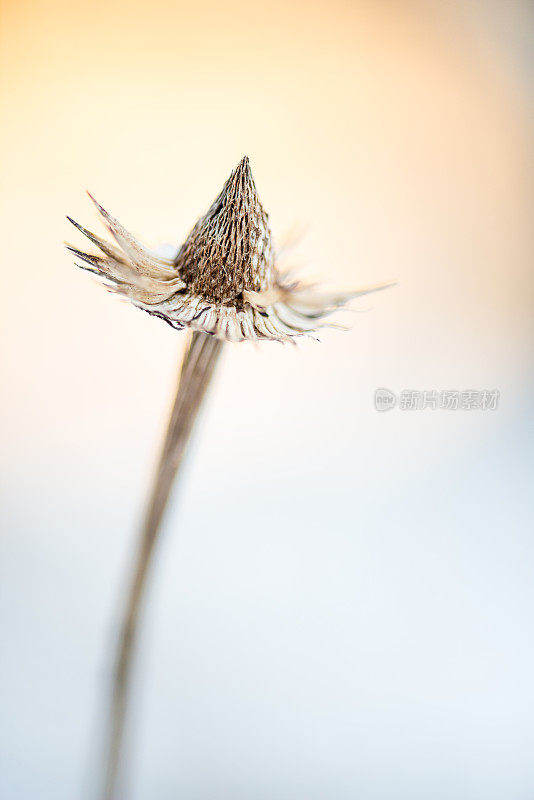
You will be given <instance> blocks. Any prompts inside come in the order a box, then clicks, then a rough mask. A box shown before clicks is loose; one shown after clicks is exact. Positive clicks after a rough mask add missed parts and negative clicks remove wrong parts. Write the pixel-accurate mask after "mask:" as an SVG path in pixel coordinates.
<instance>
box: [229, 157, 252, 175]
mask: <svg viewBox="0 0 534 800" xmlns="http://www.w3.org/2000/svg"><path fill="white" fill-rule="evenodd" d="M233 174H234V176H236V177H237V178H241V179H243V180H245V181H252V170H251V168H250V159H249V157H248V156H243V158H242V159H241V161H240V162H239V164H238V165H237V167H236V168H235V169H234V171H233Z"/></svg>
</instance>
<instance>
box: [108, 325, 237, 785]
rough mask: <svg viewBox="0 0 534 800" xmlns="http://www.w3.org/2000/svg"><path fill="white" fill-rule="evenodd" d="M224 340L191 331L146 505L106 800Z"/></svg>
mask: <svg viewBox="0 0 534 800" xmlns="http://www.w3.org/2000/svg"><path fill="white" fill-rule="evenodd" d="M221 347H222V342H220V341H219V340H218V339H215V337H213V336H208V335H206V334H205V333H198V332H194V333H192V335H191V337H190V340H189V344H188V347H187V350H186V353H185V356H184V358H183V361H182V367H181V371H180V378H179V380H178V387H177V390H176V397H175V400H174V405H173V408H172V411H171V416H170V419H169V424H168V427H167V432H166V434H165V438H164V440H163V447H162V451H161V455H160V458H159V462H158V466H157V469H156V473H155V477H154V482H153V485H152V490H151V492H150V496H149V501H148V504H147V507H146V511H145V516H144V521H143V526H142V528H141V536H140V539H139V545H138V550H137V555H136V558H135V562H134V569H133V573H132V578H131V583H130V587H129V591H128V594H127V597H126V605H125V608H124V612H123V618H122V625H121V629H120V634H119V639H118V642H117V653H116V666H115V672H114V677H113V685H112V692H111V696H110V700H109V711H108V713H109V719H108V722H107V731H106V751H105V755H104V759H105V761H104V765H103V768H104V772H103V789H102V794H101V797H102V800H117V798H118V797H119V778H120V767H121V762H122V759H123V749H124V733H125V728H126V722H127V714H128V706H129V701H130V693H131V683H132V668H133V663H134V656H135V649H136V642H137V639H138V635H139V624H140V619H141V615H142V609H143V601H144V598H145V589H146V582H147V576H148V572H149V568H150V564H151V561H152V556H153V554H154V549H155V544H156V542H157V539H158V532H159V529H160V524H161V520H162V518H163V514H164V511H165V507H166V505H167V500H168V498H169V494H170V491H171V488H172V485H173V483H174V479H175V477H176V473H177V472H178V470H179V468H180V465H181V464H182V461H183V457H184V453H185V451H186V448H187V443H188V441H189V438H190V436H191V432H192V430H193V425H194V422H195V419H196V417H197V414H198V411H199V408H200V406H201V403H202V399H203V397H204V394H205V392H206V389H207V387H208V385H209V382H210V378H211V376H212V374H213V369H214V366H215V363H216V361H217V357H218V355H219V353H220V351H221Z"/></svg>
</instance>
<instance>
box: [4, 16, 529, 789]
mask: <svg viewBox="0 0 534 800" xmlns="http://www.w3.org/2000/svg"><path fill="white" fill-rule="evenodd" d="M532 22H533V20H532V6H531V4H529V3H528V2H526V0H525V2H520V0H511V1H510V2H508V1H507V0H501V1H500V2H499V0H486V1H485V2H482V0H480V1H479V0H468V2H461V1H460V0H457V1H454V0H448V1H446V0H442V1H437V0H436V1H426V2H425V1H424V0H405V1H404V2H400V1H398V2H386V1H385V0H383V1H382V0H379V1H378V2H371V0H367V1H365V0H358V2H348V1H345V2H343V1H342V0H336V1H335V2H332V1H331V2H319V1H318V0H314V1H313V2H289V3H288V2H267V3H261V4H259V3H258V4H255V3H248V2H244V0H236V1H235V2H229V3H214V2H212V0H208V1H207V2H203V3H196V4H195V3H181V2H177V3H172V2H168V3H165V2H161V1H160V0H155V2H146V3H143V4H133V3H127V2H121V1H120V0H119V1H118V2H117V1H115V2H106V3H104V2H95V3H91V4H86V3H81V2H70V3H66V2H59V1H58V2H35V3H34V2H32V3H30V2H21V1H20V0H17V2H7V3H6V2H5V3H4V7H3V10H2V29H1V37H2V48H1V105H2V130H1V132H0V142H1V152H2V184H1V202H2V207H1V217H0V219H1V227H2V231H1V243H2V264H1V266H0V269H1V282H2V288H3V292H2V297H3V306H2V312H1V315H0V326H1V328H2V345H1V346H2V374H3V381H2V384H3V387H2V398H1V403H2V406H1V410H2V438H3V473H4V478H3V488H4V492H5V494H4V502H3V522H4V524H3V528H4V536H3V540H2V543H3V548H4V551H5V556H4V565H5V566H4V569H5V585H6V597H7V602H6V606H5V612H4V616H3V620H4V631H5V633H4V640H5V641H6V642H7V644H8V648H7V649H8V652H9V657H8V658H7V660H6V661H5V666H4V669H3V672H2V675H3V677H2V681H1V682H2V685H3V686H4V688H6V687H7V692H6V695H7V700H8V701H7V704H6V707H7V711H8V713H9V717H10V719H11V720H12V722H10V725H9V728H8V731H7V732H6V734H5V735H4V737H3V739H2V747H3V749H4V753H5V754H6V755H7V762H8V764H9V766H8V768H7V770H6V769H5V770H3V774H4V777H3V778H1V779H0V782H1V781H2V780H3V781H4V789H5V791H4V792H3V794H4V795H5V796H6V797H13V798H14V797H17V798H26V797H27V798H30V797H31V798H33V797H36V796H39V797H40V798H41V800H42V799H43V798H47V797H50V798H52V797H54V798H63V797H64V798H65V800H67V798H68V800H72V798H73V797H78V796H79V792H80V786H81V785H82V784H83V782H84V779H83V775H84V769H86V767H87V763H88V761H87V752H88V750H89V744H88V743H89V742H90V741H92V739H93V733H92V728H93V722H94V718H95V715H96V711H95V708H97V707H98V698H99V697H100V696H101V692H100V690H101V681H102V679H103V678H102V676H103V675H105V674H106V673H105V670H106V668H107V661H106V657H105V653H106V646H107V643H108V641H109V640H110V628H111V626H112V621H113V619H114V616H113V612H112V608H113V603H114V601H115V600H116V597H117V591H118V586H119V584H120V580H121V576H123V574H124V562H125V558H126V557H127V554H128V553H129V552H130V551H131V548H132V544H133V535H134V519H135V515H136V513H137V511H138V510H139V506H140V502H141V496H142V492H143V487H144V485H145V481H146V476H147V473H148V471H149V467H150V464H151V463H152V460H153V458H154V453H155V443H156V440H157V436H158V434H159V432H160V431H161V428H162V414H163V413H164V410H165V408H166V407H167V404H168V402H169V392H170V390H171V386H172V385H173V383H174V377H175V372H176V362H177V359H178V356H179V352H180V350H181V347H182V342H183V337H181V336H180V335H179V334H177V333H175V332H173V331H172V330H171V329H170V328H168V327H167V326H165V325H163V324H162V323H159V322H158V321H157V320H154V319H151V318H149V317H148V316H146V315H144V314H141V313H139V312H136V311H135V310H134V309H131V308H129V307H128V306H127V305H125V304H123V303H121V302H119V301H118V300H117V299H115V298H113V297H111V296H110V295H108V294H107V293H106V292H105V291H103V290H102V289H101V288H100V287H98V286H96V285H95V284H94V283H93V282H92V280H91V279H90V277H89V276H88V275H87V274H85V273H82V272H80V271H77V270H75V269H74V267H72V265H71V258H70V257H69V255H68V253H66V252H65V251H64V250H63V249H62V240H63V239H69V240H70V241H72V242H79V241H80V239H79V237H78V235H77V234H76V232H75V231H74V230H72V229H71V228H70V226H69V225H68V223H67V222H66V221H64V215H65V214H67V213H68V214H70V215H71V216H73V217H74V218H75V219H77V220H79V221H80V222H81V223H82V224H84V225H86V226H87V227H90V228H91V227H93V229H97V226H98V223H97V222H96V221H95V214H94V211H93V209H92V207H91V205H90V203H89V201H88V200H87V198H86V197H85V195H84V189H86V188H87V189H90V190H91V191H92V192H93V193H94V194H95V196H96V197H97V199H99V200H100V202H102V203H103V204H104V205H105V206H106V207H107V208H108V209H109V210H110V211H111V213H113V214H114V215H115V216H117V217H118V219H119V220H120V221H121V222H122V223H123V224H125V225H126V226H127V227H129V228H130V229H131V230H132V231H133V232H134V233H135V234H136V235H138V237H139V238H141V239H143V240H144V241H146V242H147V243H148V244H157V243H159V242H161V241H170V242H179V241H180V240H181V239H182V238H183V237H184V236H185V234H186V233H187V232H188V230H189V228H190V227H191V226H192V224H193V223H194V221H195V220H196V218H197V217H198V216H199V215H200V213H202V212H203V211H204V210H205V209H206V208H207V206H208V205H209V203H210V202H211V200H212V199H213V197H214V196H215V194H216V193H217V192H218V190H219V189H220V187H221V185H222V183H223V181H224V179H225V178H226V176H227V174H228V173H229V172H230V170H231V169H232V167H233V166H234V165H235V164H236V163H237V161H238V160H239V159H240V158H241V157H242V155H244V154H245V153H247V154H248V155H249V156H250V158H251V162H252V167H253V172H254V175H255V178H256V183H257V186H258V190H259V192H260V196H261V197H262V200H263V202H264V205H265V206H266V208H267V210H268V211H269V213H270V216H271V223H272V227H273V231H274V234H275V237H278V238H282V235H283V234H284V233H285V232H286V231H287V230H288V229H290V228H291V227H292V226H293V225H294V224H295V223H297V224H300V225H302V226H303V227H304V229H305V234H304V237H303V239H302V242H301V244H300V245H299V247H298V250H297V251H296V253H295V260H296V261H297V262H298V263H301V264H302V265H303V271H304V270H305V271H306V272H307V274H309V275H311V276H312V277H320V278H323V279H324V280H326V281H327V282H328V283H329V284H331V285H334V286H342V287H351V286H354V285H356V286H358V285H361V284H367V283H375V282H377V281H381V280H388V279H396V280H398V281H399V285H398V286H397V287H396V288H395V289H390V290H388V292H386V293H383V294H380V295H377V296H376V297H372V299H371V300H369V301H367V300H363V301H361V302H360V305H359V308H361V309H371V310H370V311H369V313H362V314H355V315H353V316H351V317H349V319H350V321H351V323H352V324H353V327H352V330H351V331H350V332H349V333H345V334H337V333H334V332H332V333H329V334H328V335H327V336H325V343H324V344H322V345H317V346H315V345H313V344H311V345H304V346H303V347H302V348H299V349H298V350H293V349H289V348H282V347H278V346H276V345H273V346H269V345H266V346H264V347H262V348H260V349H259V350H256V349H254V348H252V347H249V346H247V345H245V346H242V347H239V346H237V347H235V348H228V352H227V354H226V357H225V363H224V364H223V368H222V369H221V370H220V371H219V375H218V379H217V382H216V385H215V386H214V389H213V392H212V394H211V397H210V401H209V404H208V408H207V410H206V414H205V415H204V425H203V428H202V431H199V434H198V436H197V440H196V445H195V447H194V453H193V458H192V459H191V462H190V468H189V471H188V474H187V476H186V482H185V484H184V487H183V491H182V494H181V495H180V497H181V498H182V500H183V504H182V507H181V508H180V510H179V511H178V508H176V509H175V510H171V513H170V514H169V517H168V521H167V522H168V525H167V539H166V544H165V548H164V553H165V557H163V556H162V558H161V560H160V563H159V564H158V569H159V573H158V580H157V581H155V583H154V591H153V595H152V598H153V600H152V602H153V604H154V605H153V614H152V615H151V616H150V620H151V622H152V625H153V626H154V627H153V634H152V638H151V642H150V653H151V655H150V656H149V661H148V662H147V664H146V665H145V672H146V674H147V676H146V686H147V689H146V691H145V693H144V695H143V698H144V706H143V708H144V711H140V712H139V713H140V719H141V721H142V725H141V726H140V727H141V729H142V731H143V732H142V734H141V733H140V734H139V738H140V739H141V741H142V746H140V751H141V753H142V755H141V756H140V759H141V760H140V761H138V762H137V763H136V764H135V769H136V775H137V776H138V778H137V779H136V780H137V790H136V791H137V794H135V797H138V798H142V797H143V798H144V797H146V798H151V800H158V799H159V798H167V797H169V798H170V797H173V798H174V797H176V796H181V795H183V794H184V792H185V794H188V796H189V797H190V798H199V800H200V798H202V800H207V798H215V797H217V798H218V799H219V798H221V799H222V798H226V797H228V798H230V797H232V799H233V798H237V797H241V796H243V797H245V796H246V797H247V800H251V798H258V800H260V798H264V797H265V798H266V797H267V796H269V797H275V796H276V797H277V798H286V797H287V798H291V800H295V798H297V797H298V798H300V797H302V798H304V797H306V800H310V799H311V798H315V797H316V798H317V800H326V798H334V797H335V798H336V800H345V798H347V800H348V798H353V797H355V796H358V797H359V798H362V800H381V799H382V798H386V799H387V800H391V798H392V797H395V798H396V799H397V800H402V799H403V798H404V797H406V798H407V799H408V798H409V800H414V799H415V798H419V797H430V796H432V797H438V793H437V790H436V786H439V787H440V791H442V794H440V795H439V797H442V798H444V800H449V798H450V800H452V798H454V800H463V798H465V800H473V798H474V797H484V798H485V800H492V799H493V798H495V800H502V797H504V796H506V797H508V798H511V800H512V799H513V798H517V799H518V800H519V798H521V799H523V798H524V797H526V796H528V792H529V791H533V789H532V787H533V786H534V772H533V770H532V765H531V763H530V759H529V758H527V754H528V752H529V751H531V749H532V745H533V744H534V732H533V728H532V718H533V714H532V711H534V703H533V697H532V690H531V674H532V669H533V667H534V663H533V662H534V654H533V648H532V644H531V641H530V640H531V633H530V627H531V612H532V592H531V588H530V587H531V584H532V580H531V575H532V572H531V568H532V566H533V563H532V562H533V556H534V554H533V550H532V545H531V542H530V528H531V523H532V517H533V513H532V512H533V509H532V498H531V493H532V491H531V486H532V477H533V476H532V458H531V446H532V436H531V433H529V430H530V431H531V427H529V426H531V424H532V414H531V406H532V396H531V392H532V379H531V367H532V321H533V315H532V289H533V282H534V281H533V274H532V255H533V253H532V250H533V248H532V237H531V231H530V230H529V228H531V211H532V206H531V187H532V177H533V176H532V152H531V147H530V141H531V135H532V131H531V126H530V124H529V119H531V112H532V105H531V98H532V93H531V90H532V82H531V72H530V70H531V66H532V65H531V59H530V45H531V41H532V33H531V32H532ZM377 386H386V387H389V388H391V389H393V390H395V391H399V390H401V389H405V388H408V389H421V390H423V389H473V388H474V389H484V388H489V389H493V388H498V389H500V391H501V406H500V409H499V410H498V411H497V412H487V413H480V412H470V413H467V412H460V411H458V412H456V413H449V414H447V413H445V412H440V411H435V412H427V413H422V412H421V413H415V414H412V415H410V414H409V413H408V412H400V411H394V412H391V413H389V414H387V415H379V414H377V413H376V412H375V411H374V409H373V404H372V397H373V392H374V389H375V388H376V387H377ZM529 392H530V394H529ZM175 512H176V513H175ZM527 565H530V571H529V569H527ZM529 574H530V578H528V575H529ZM149 638H150V636H149ZM184 653H185V655H184ZM529 687H530V688H529ZM529 709H530V710H529ZM458 731H462V733H459V732H458ZM528 743H530V745H529V746H527V745H528ZM421 763H424V765H425V766H424V769H423V768H420V767H421ZM87 769H89V768H87ZM89 772H90V770H89ZM388 781H391V783H388ZM1 786H2V784H1V783H0V787H1ZM466 786H467V787H470V789H469V790H466V789H465V787H466ZM313 787H315V788H313ZM317 787H319V788H317ZM392 787H394V788H392ZM443 787H445V788H443ZM312 788H313V791H312ZM463 791H466V792H467V793H465V794H462V792H463ZM314 792H315V794H314ZM184 796H185V795H184Z"/></svg>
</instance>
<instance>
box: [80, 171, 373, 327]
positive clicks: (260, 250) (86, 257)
mask: <svg viewBox="0 0 534 800" xmlns="http://www.w3.org/2000/svg"><path fill="white" fill-rule="evenodd" d="M89 196H90V197H91V195H89ZM91 199H92V200H93V202H94V203H95V205H96V207H97V209H98V211H99V212H100V214H101V216H102V217H103V219H104V221H105V223H106V226H107V228H108V231H109V232H110V234H111V235H112V236H113V238H114V239H115V242H116V244H111V243H109V242H106V241H105V240H103V239H100V237H98V236H96V235H95V234H93V233H91V232H90V231H88V230H86V229H85V228H83V227H82V226H81V225H79V224H78V223H76V222H74V220H72V219H70V217H68V219H69V221H70V222H72V224H73V225H74V226H75V227H76V228H77V229H78V230H79V231H80V232H81V233H83V234H84V236H86V237H87V238H88V239H89V240H90V241H91V243H92V244H93V245H95V246H96V248H98V250H99V251H100V253H98V254H90V253H85V252H82V251H80V250H77V249H76V248H73V247H70V246H69V245H68V249H69V250H70V251H71V252H73V253H74V255H76V256H77V257H78V258H80V259H81V260H82V261H83V262H84V263H83V264H78V265H77V266H80V267H82V268H83V269H86V270H89V271H90V272H93V273H95V274H96V275H97V276H98V277H99V278H100V280H101V281H102V282H103V283H104V284H105V285H106V286H107V287H108V288H109V289H111V290H112V291H115V292H117V293H119V294H120V295H122V296H124V297H126V298H128V299H129V300H130V301H131V302H132V303H133V304H134V305H135V306H137V307H138V308H141V309H142V310H144V311H146V312H148V313H149V314H152V315H153V316H157V317H160V318H161V319H163V320H165V322H167V323H168V324H169V325H171V326H172V327H173V328H176V329H178V330H181V329H183V328H192V329H193V330H199V331H204V332H205V333H208V334H211V335H214V336H216V337H218V338H219V339H223V340H227V341H232V342H239V341H244V340H253V341H257V340H262V339H270V340H275V341H280V342H287V341H290V342H294V341H295V339H296V338H297V337H299V336H306V335H311V334H313V333H314V332H315V331H316V330H317V329H318V328H320V327H324V323H322V322H321V321H322V320H323V319H324V318H325V317H326V316H327V315H328V314H330V313H331V312H332V311H335V310H336V309H337V308H339V307H340V306H342V305H344V304H345V303H346V302H347V301H348V300H350V299H352V298H354V297H357V296H359V295H362V294H367V293H368V292H372V291H376V290H378V289H382V288H385V286H386V285H388V284H383V285H379V286H372V287H367V288H365V289H360V290H358V291H354V292H324V291H321V290H317V289H315V288H314V287H313V288H312V287H309V286H305V285H303V284H301V283H294V282H293V283H289V282H288V279H287V277H286V276H284V275H283V274H281V272H280V271H279V270H278V269H277V266H276V258H275V250H274V247H273V243H272V238H271V231H270V228H269V221H268V215H267V213H266V212H265V210H264V208H263V206H262V204H261V203H260V200H259V198H258V193H257V191H256V185H255V183H254V179H253V177H252V172H251V169H250V163H249V159H248V157H247V156H245V157H244V158H243V159H242V160H241V161H240V162H239V164H238V165H237V167H236V168H235V169H234V170H233V172H232V173H231V175H230V177H229V178H228V180H227V181H226V183H225V184H224V186H223V188H222V191H221V193H220V194H219V195H218V197H217V198H216V200H215V201H214V202H213V204H212V205H211V207H210V209H209V210H208V211H207V213H206V214H204V216H203V217H201V218H200V219H199V220H198V222H197V223H196V225H195V226H194V228H193V229H192V231H191V232H190V234H189V236H188V237H187V239H186V240H185V242H184V243H183V245H182V246H181V247H180V249H179V250H178V252H177V255H176V257H175V258H166V257H165V256H162V255H159V254H158V253H157V252H155V251H153V250H150V249H148V248H146V247H144V246H143V245H142V244H140V243H139V242H138V241H137V240H136V239H135V238H134V237H133V236H132V235H131V234H130V233H129V232H128V231H127V230H126V229H125V228H123V227H122V225H121V224H120V223H119V222H118V221H117V220H116V219H114V217H112V216H111V214H109V213H108V212H107V211H106V210H105V209H104V208H102V206H101V205H100V204H99V203H97V202H96V200H94V198H92V197H91Z"/></svg>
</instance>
